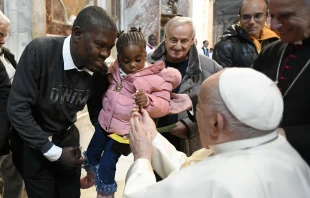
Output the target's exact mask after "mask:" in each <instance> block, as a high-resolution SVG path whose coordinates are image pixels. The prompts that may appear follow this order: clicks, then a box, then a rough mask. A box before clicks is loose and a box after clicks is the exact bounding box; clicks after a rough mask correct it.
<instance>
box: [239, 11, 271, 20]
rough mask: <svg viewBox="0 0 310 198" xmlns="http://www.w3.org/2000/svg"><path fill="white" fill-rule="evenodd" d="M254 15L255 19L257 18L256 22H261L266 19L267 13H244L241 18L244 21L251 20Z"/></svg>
mask: <svg viewBox="0 0 310 198" xmlns="http://www.w3.org/2000/svg"><path fill="white" fill-rule="evenodd" d="M252 17H254V20H255V21H256V22H260V21H263V20H264V18H265V14H264V13H256V14H254V15H249V14H243V15H241V17H240V20H241V21H242V22H249V21H250V20H251V19H252Z"/></svg>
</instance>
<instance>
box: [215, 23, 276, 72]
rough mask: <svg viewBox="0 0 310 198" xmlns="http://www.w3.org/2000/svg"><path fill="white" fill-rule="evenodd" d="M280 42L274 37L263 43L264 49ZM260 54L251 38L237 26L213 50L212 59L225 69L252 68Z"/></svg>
mask: <svg viewBox="0 0 310 198" xmlns="http://www.w3.org/2000/svg"><path fill="white" fill-rule="evenodd" d="M276 40H278V38H277V37H272V38H269V39H266V40H264V41H262V49H264V48H265V47H266V46H267V45H269V44H270V43H272V42H274V41H276ZM257 55H258V52H257V50H256V47H255V45H254V43H253V42H252V40H251V38H249V36H248V35H247V34H246V32H245V31H244V30H243V29H242V28H241V27H240V26H238V25H237V24H234V25H231V26H230V27H229V28H228V29H227V30H226V31H225V32H224V34H223V35H222V36H221V41H219V42H218V43H217V44H216V45H215V46H214V49H213V55H212V58H213V60H215V61H216V62H218V64H220V65H221V66H223V67H234V66H236V67H250V66H251V65H252V63H253V61H254V60H255V58H256V57H257Z"/></svg>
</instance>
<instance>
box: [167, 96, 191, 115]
mask: <svg viewBox="0 0 310 198" xmlns="http://www.w3.org/2000/svg"><path fill="white" fill-rule="evenodd" d="M171 97H172V98H173V99H172V100H171V101H170V113H171V114H177V113H181V112H183V111H186V110H189V109H190V108H192V106H193V104H192V101H191V99H190V97H189V96H188V95H187V94H171Z"/></svg>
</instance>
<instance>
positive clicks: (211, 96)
mask: <svg viewBox="0 0 310 198" xmlns="http://www.w3.org/2000/svg"><path fill="white" fill-rule="evenodd" d="M207 100H208V105H209V107H210V108H211V109H212V110H213V111H214V112H217V113H220V114H221V115H222V116H223V119H224V123H225V126H226V127H227V129H228V130H229V131H231V132H232V133H233V134H234V136H235V137H236V138H237V139H247V138H253V137H259V136H262V135H266V134H268V133H271V132H272V131H274V129H273V130H259V129H255V128H252V127H250V126H248V125H246V124H244V123H242V122H240V121H239V120H238V119H237V118H236V117H235V116H234V115H233V114H232V113H231V112H230V111H229V109H228V108H227V106H226V104H225V103H224V101H223V99H222V97H221V94H220V89H219V81H217V82H214V84H213V85H212V89H209V91H208V96H207Z"/></svg>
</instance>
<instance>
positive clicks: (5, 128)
mask: <svg viewBox="0 0 310 198" xmlns="http://www.w3.org/2000/svg"><path fill="white" fill-rule="evenodd" d="M3 54H4V57H5V58H6V59H7V60H9V62H10V63H11V64H12V66H13V67H14V68H16V61H15V59H14V55H13V54H11V53H10V50H8V49H6V48H3ZM10 89H11V82H10V79H9V76H8V74H7V72H6V69H5V66H4V64H3V63H2V61H0V115H1V116H0V119H1V120H0V127H1V128H0V133H1V134H0V155H6V154H9V152H10V150H9V141H8V134H9V130H10V126H11V123H10V121H9V119H8V117H7V113H6V105H7V101H8V98H9V93H10Z"/></svg>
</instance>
